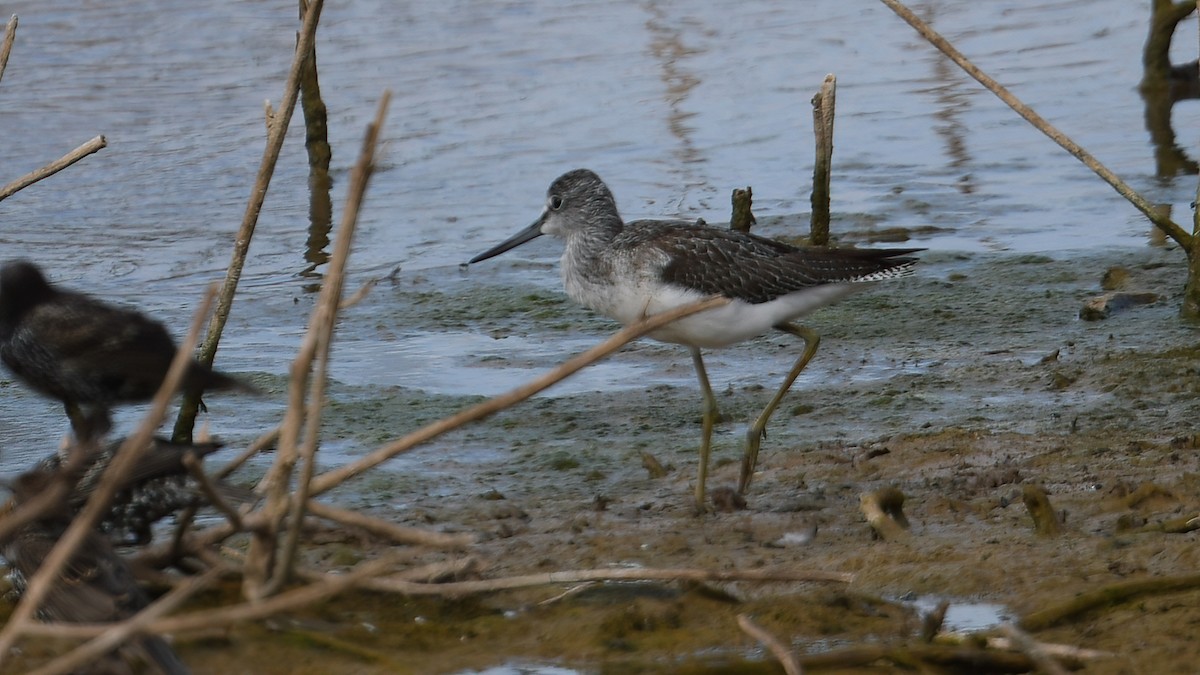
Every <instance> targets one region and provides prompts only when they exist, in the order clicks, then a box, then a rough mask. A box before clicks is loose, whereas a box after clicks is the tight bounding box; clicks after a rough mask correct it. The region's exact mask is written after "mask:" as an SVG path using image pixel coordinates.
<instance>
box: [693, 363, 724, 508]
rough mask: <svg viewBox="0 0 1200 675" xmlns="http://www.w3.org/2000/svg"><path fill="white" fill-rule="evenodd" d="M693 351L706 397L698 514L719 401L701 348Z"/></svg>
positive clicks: (697, 371)
mask: <svg viewBox="0 0 1200 675" xmlns="http://www.w3.org/2000/svg"><path fill="white" fill-rule="evenodd" d="M689 349H691V350H692V364H693V365H694V366H696V377H698V378H699V379H700V393H701V394H702V395H703V396H704V407H703V417H702V422H701V427H702V432H701V438H700V470H699V472H697V474H696V512H697V513H703V512H704V511H705V510H706V509H705V506H704V483H705V482H706V481H707V480H708V456H709V453H710V451H711V450H712V430H713V424H715V423H716V421H717V414H718V413H717V399H716V397H715V396H713V391H712V385H710V384H709V383H708V372H707V371H706V370H704V359H702V358H701V357H700V348H699V347H689Z"/></svg>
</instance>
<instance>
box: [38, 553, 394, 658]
mask: <svg viewBox="0 0 1200 675" xmlns="http://www.w3.org/2000/svg"><path fill="white" fill-rule="evenodd" d="M408 557H409V555H408V554H407V553H405V552H401V553H399V554H396V555H386V556H384V557H381V558H376V559H375V560H370V561H367V562H364V563H361V564H360V565H358V566H357V567H355V568H354V569H353V570H351V571H349V572H347V573H346V574H325V575H322V577H321V581H318V582H316V583H312V584H308V585H306V586H301V587H300V588H296V589H293V590H290V591H287V592H284V593H280V594H279V595H276V596H274V597H271V598H267V599H266V600H263V601H261V602H254V603H241V604H237V605H232V606H228V607H216V608H214V609H205V610H200V611H197V612H192V613H190V614H183V615H181V616H172V617H166V618H160V619H156V620H155V621H152V622H150V623H147V624H144V625H141V626H139V630H140V632H143V633H159V634H162V633H183V632H191V631H204V630H210V629H212V628H228V626H229V624H232V623H235V622H238V621H255V620H257V619H265V618H266V617H269V616H272V615H274V614H278V613H280V612H286V611H289V610H293V609H297V608H300V607H304V606H306V605H310V604H313V603H316V602H320V601H322V600H325V599H328V598H331V597H333V596H335V595H337V594H338V593H341V592H343V591H345V590H347V589H349V588H352V587H355V586H359V585H361V584H362V582H363V581H365V580H367V579H370V578H372V577H375V576H379V575H380V574H384V573H386V572H387V571H388V569H390V568H391V567H393V566H395V565H396V564H397V563H398V562H403V561H404V560H405V559H407V558H408ZM121 625H122V624H116V625H115V626H114V625H113V624H53V625H42V626H33V627H30V629H29V634H30V635H37V636H53V637H67V638H86V637H93V636H96V635H100V634H102V633H104V632H106V631H108V630H112V629H113V628H116V627H119V626H121Z"/></svg>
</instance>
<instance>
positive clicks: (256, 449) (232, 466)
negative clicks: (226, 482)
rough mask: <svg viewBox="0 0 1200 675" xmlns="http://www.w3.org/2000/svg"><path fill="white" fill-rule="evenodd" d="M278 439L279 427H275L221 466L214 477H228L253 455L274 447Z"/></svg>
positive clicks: (218, 478) (219, 478)
mask: <svg viewBox="0 0 1200 675" xmlns="http://www.w3.org/2000/svg"><path fill="white" fill-rule="evenodd" d="M278 440H279V427H275V428H274V429H272V430H270V431H268V432H267V433H265V434H263V435H262V436H259V437H258V438H256V439H254V442H253V443H251V444H250V446H249V447H248V448H246V449H245V450H243V451H242V454H240V455H238V456H237V457H234V458H233V459H231V460H230V461H229V463H228V464H226V465H225V466H223V467H221V470H220V471H217V472H216V473H214V474H213V477H214V478H216V479H217V480H221V479H223V478H228V477H229V474H231V473H233V472H234V471H237V470H238V469H239V468H241V466H242V465H243V464H245V463H246V461H247V460H249V459H250V458H251V457H253V456H255V455H257V454H259V453H261V452H264V451H266V450H267V449H269V448H271V447H274V445H275V442H276V441H278Z"/></svg>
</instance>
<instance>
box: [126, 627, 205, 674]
mask: <svg viewBox="0 0 1200 675" xmlns="http://www.w3.org/2000/svg"><path fill="white" fill-rule="evenodd" d="M139 644H140V646H141V648H142V650H143V651H144V652H145V654H144V655H145V657H146V659H147V660H148V661H150V663H152V664H154V666H155V667H157V668H158V669H159V670H160V671H162V673H164V675H191V672H192V670H191V669H190V668H188V667H187V664H186V663H184V662H183V661H182V660H181V659H180V658H179V655H178V654H176V653H175V650H174V649H171V645H168V644H167V641H166V640H164V639H162V638H161V637H158V636H157V635H150V636H147V637H145V638H142V640H141V641H140V643H139Z"/></svg>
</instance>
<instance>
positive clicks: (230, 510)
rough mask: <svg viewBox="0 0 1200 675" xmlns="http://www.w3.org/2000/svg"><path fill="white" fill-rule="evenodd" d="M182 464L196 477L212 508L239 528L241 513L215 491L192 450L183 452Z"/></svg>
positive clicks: (240, 525) (234, 526)
mask: <svg viewBox="0 0 1200 675" xmlns="http://www.w3.org/2000/svg"><path fill="white" fill-rule="evenodd" d="M183 466H184V467H186V468H187V470H188V473H190V474H192V478H195V479H196V484H197V485H199V487H200V492H203V493H204V498H205V499H207V500H208V503H209V504H212V505H213V508H215V509H216V510H218V511H220V512H221V513H222V514H223V515H224V516H225V518H226V519H227V520H228V521H229V524H230V525H232V526H233V528H234V529H235V530H241V529H242V516H241V514H239V513H238V511H237V509H235V508H234V507H233V506H231V505H230V504H229V502H226V501H225V499H224V498H223V497H222V496H221V495H220V493H219V492H217V488H216V487H214V486H213V484H212V481H211V480H209V478H208V474H206V473H204V466H203V465H201V463H200V460H199V459H197V458H196V454H195V453H194V452H190V451H189V452H187V453H186V454H184V456H183Z"/></svg>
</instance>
